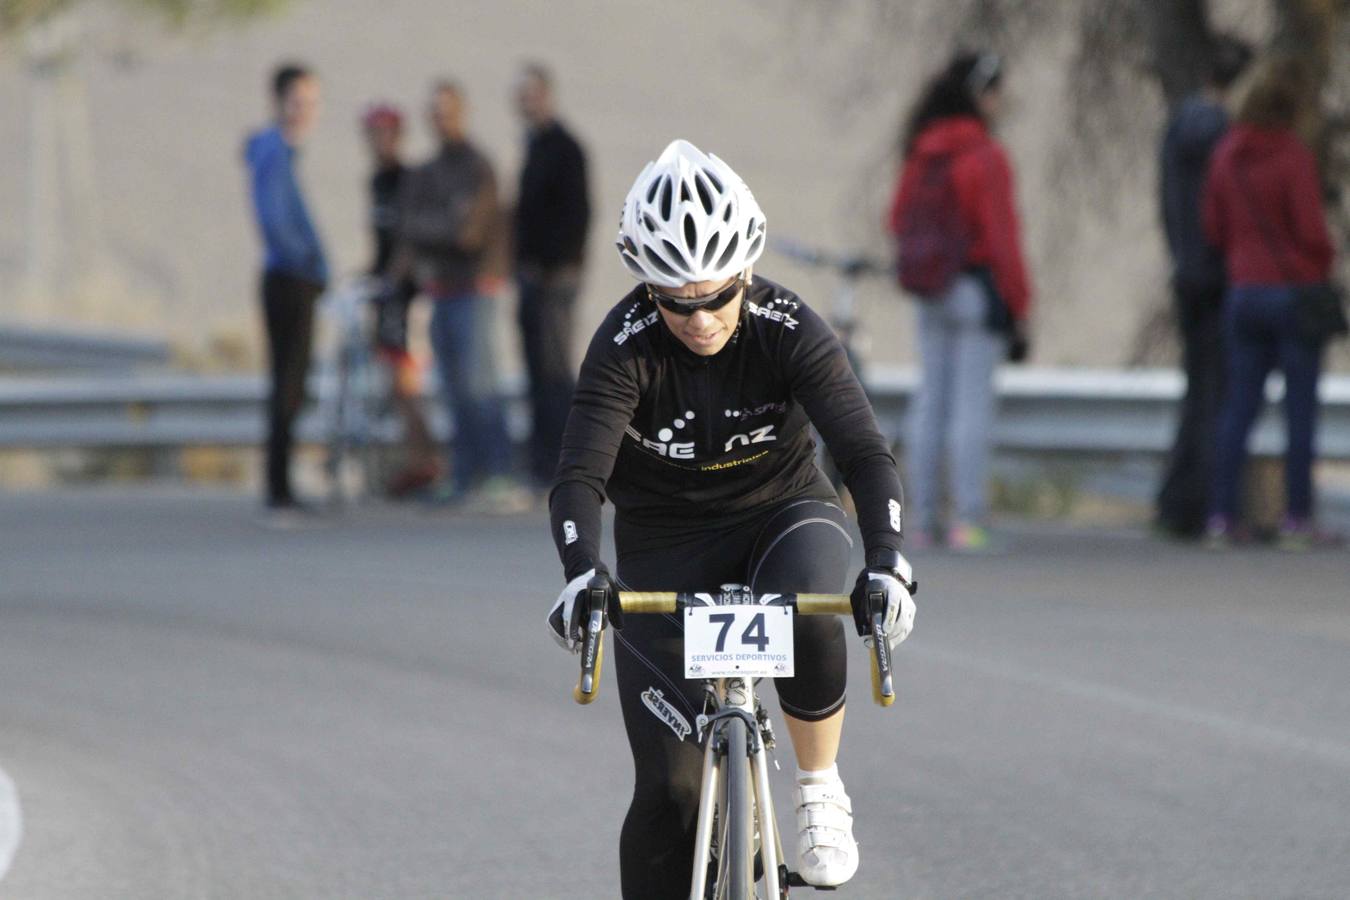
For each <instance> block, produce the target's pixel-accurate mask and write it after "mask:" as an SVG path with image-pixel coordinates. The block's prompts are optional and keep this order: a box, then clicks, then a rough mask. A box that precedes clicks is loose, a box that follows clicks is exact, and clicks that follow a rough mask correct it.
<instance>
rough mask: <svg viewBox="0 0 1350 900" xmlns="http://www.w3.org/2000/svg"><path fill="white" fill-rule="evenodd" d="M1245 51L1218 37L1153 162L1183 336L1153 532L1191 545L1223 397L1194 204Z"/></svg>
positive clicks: (1201, 514) (1224, 125)
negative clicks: (1178, 389) (1182, 387)
mask: <svg viewBox="0 0 1350 900" xmlns="http://www.w3.org/2000/svg"><path fill="white" fill-rule="evenodd" d="M1251 55H1252V51H1251V48H1250V47H1248V46H1247V45H1246V44H1244V43H1242V42H1241V41H1238V40H1237V39H1235V38H1231V37H1221V38H1220V39H1219V40H1218V43H1217V44H1216V45H1215V48H1214V52H1213V57H1212V60H1211V68H1210V76H1209V83H1208V84H1207V85H1206V87H1205V88H1204V89H1203V90H1202V91H1200V92H1199V93H1197V94H1194V95H1192V96H1190V97H1188V98H1186V99H1185V100H1184V101H1182V103H1181V104H1180V106H1178V107H1177V109H1176V112H1175V113H1174V114H1173V116H1172V119H1171V121H1170V122H1169V123H1168V126H1167V131H1166V132H1165V133H1164V135H1163V141H1162V153H1161V158H1160V160H1159V170H1160V174H1161V184H1160V187H1161V201H1162V219H1163V227H1164V229H1165V231H1166V233H1167V247H1168V250H1169V251H1170V252H1171V255H1172V262H1173V267H1172V292H1173V298H1174V302H1175V304H1176V317H1177V325H1178V326H1179V328H1180V330H1181V341H1182V365H1183V366H1184V368H1185V370H1186V397H1185V399H1184V400H1183V402H1182V407H1181V420H1180V422H1179V423H1178V425H1177V434H1176V439H1175V441H1174V443H1173V446H1172V452H1171V454H1170V455H1169V457H1168V461H1167V469H1166V472H1165V474H1164V475H1163V482H1162V486H1161V488H1160V489H1159V491H1158V501H1157V524H1158V527H1159V528H1160V529H1161V530H1162V531H1163V532H1165V533H1168V534H1172V535H1175V536H1177V537H1187V538H1196V537H1199V536H1200V535H1201V533H1202V532H1203V531H1204V528H1205V517H1206V516H1207V515H1208V513H1209V487H1210V483H1211V481H1212V480H1213V476H1212V471H1213V467H1214V463H1213V459H1214V444H1215V423H1216V421H1217V418H1218V413H1219V406H1220V402H1221V399H1222V393H1223V368H1224V365H1223V315H1222V311H1223V297H1224V290H1225V288H1226V286H1227V285H1226V280H1225V278H1224V268H1223V258H1222V256H1221V255H1220V254H1219V251H1218V250H1217V249H1215V248H1214V247H1211V246H1210V245H1209V243H1208V241H1206V240H1205V235H1204V231H1203V229H1202V228H1201V225H1200V198H1201V194H1202V192H1203V189H1204V184H1205V173H1206V172H1207V171H1208V169H1209V159H1210V155H1211V154H1212V153H1213V152H1214V147H1215V145H1217V144H1218V143H1219V138H1221V137H1223V135H1224V132H1225V131H1227V130H1228V112H1227V110H1226V109H1225V108H1224V96H1225V94H1226V93H1227V92H1228V89H1229V88H1230V87H1231V86H1232V84H1233V83H1234V82H1235V81H1236V80H1237V78H1238V76H1240V75H1241V74H1242V71H1243V69H1245V68H1246V66H1247V63H1248V62H1249V61H1250V60H1251Z"/></svg>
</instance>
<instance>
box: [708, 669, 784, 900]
mask: <svg viewBox="0 0 1350 900" xmlns="http://www.w3.org/2000/svg"><path fill="white" fill-rule="evenodd" d="M717 694H718V700H719V703H718V710H717V712H715V713H714V714H713V715H712V716H700V717H699V727H700V730H703V729H707V728H711V729H713V730H712V731H711V732H710V733H709V734H708V737H707V742H706V743H705V745H704V751H703V781H702V787H701V789H700V793H699V806H698V811H699V812H698V825H697V830H696V832H695V836H694V867H693V872H692V875H691V878H690V889H689V897H690V900H704V898H705V890H706V886H707V877H708V866H709V863H710V862H711V861H712V857H711V853H712V845H713V829H714V827H716V825H715V820H716V818H717V815H716V811H717V809H718V807H719V806H725V802H726V800H725V798H726V797H727V784H728V782H729V781H730V780H731V779H733V778H745V777H746V776H747V774H748V776H749V779H750V788H751V794H752V796H753V797H754V801H755V802H754V808H755V815H754V824H755V826H756V828H757V830H758V833H759V853H760V859H761V862H762V863H763V867H764V886H765V891H766V893H765V896H766V897H767V898H773V900H778V898H779V897H781V896H783V894H784V890H785V888H786V884H785V883H783V881H784V877H785V873H786V871H787V869H786V864H785V862H784V856H783V842H782V837H781V835H780V834H779V832H778V817H777V815H775V813H774V808H773V795H772V793H771V791H770V787H769V758H768V748H767V746H766V742H765V740H764V735H763V733H762V731H761V723H760V721H759V717H758V716H757V715H756V712H757V711H756V708H755V695H754V691H753V689H752V687H751V686H750V685H749V684H747V683H746V681H745V679H743V678H728V679H725V680H723V681H722V682H720V683H719V684H718V686H717ZM732 717H735V718H738V719H741V720H742V721H743V722H744V723H745V724H746V726H747V728H746V731H747V737H748V741H747V745H746V751H747V757H746V759H745V760H739V759H731V758H729V757H728V755H727V752H728V748H727V745H726V742H725V741H724V740H722V737H721V728H720V727H718V720H719V719H721V720H723V721H725V720H726V719H728V718H732ZM747 768H748V771H747ZM729 818H730V817H729V816H728V815H727V813H726V810H725V809H723V812H722V815H721V821H720V826H721V827H720V829H719V830H720V832H721V833H720V835H719V836H718V837H719V843H718V846H719V847H720V848H721V849H720V852H719V860H718V862H719V877H718V882H719V884H721V883H723V878H722V877H721V876H722V875H723V874H724V872H723V871H721V870H723V868H724V866H725V863H726V860H727V859H728V857H729V856H730V855H731V854H730V853H729V850H730V848H729V847H728V846H727V841H728V840H729V839H735V838H734V837H733V836H731V835H728V834H727V822H728V819H729ZM746 851H747V855H749V856H750V857H751V858H753V852H754V848H753V847H747V848H746ZM729 900H730V898H729ZM735 900H741V898H735Z"/></svg>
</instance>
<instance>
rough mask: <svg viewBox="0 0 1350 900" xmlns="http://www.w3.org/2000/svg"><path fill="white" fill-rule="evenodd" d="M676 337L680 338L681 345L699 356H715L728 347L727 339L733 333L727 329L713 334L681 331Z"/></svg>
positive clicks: (721, 329) (720, 329)
mask: <svg viewBox="0 0 1350 900" xmlns="http://www.w3.org/2000/svg"><path fill="white" fill-rule="evenodd" d="M676 336H677V337H679V339H680V343H682V344H684V345H685V346H686V347H688V348H689V349H690V350H691V351H693V352H694V353H697V354H698V355H699V356H715V355H716V354H717V353H718V352H719V351H720V350H721V349H722V348H723V347H725V346H726V345H727V339H728V338H730V337H731V332H730V331H729V330H727V329H726V328H719V329H718V330H716V331H714V332H712V333H711V334H700V333H698V332H687V331H680V332H677V334H676Z"/></svg>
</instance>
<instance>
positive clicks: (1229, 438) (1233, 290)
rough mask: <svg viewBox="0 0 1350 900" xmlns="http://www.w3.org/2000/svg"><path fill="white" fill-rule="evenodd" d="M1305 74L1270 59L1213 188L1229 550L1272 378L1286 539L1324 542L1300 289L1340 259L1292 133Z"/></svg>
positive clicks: (1214, 516) (1218, 492)
mask: <svg viewBox="0 0 1350 900" xmlns="http://www.w3.org/2000/svg"><path fill="white" fill-rule="evenodd" d="M1307 77H1308V76H1307V74H1306V69H1305V68H1304V66H1303V64H1302V63H1301V62H1299V61H1298V60H1296V59H1292V58H1274V59H1271V60H1268V61H1267V62H1266V63H1265V64H1264V65H1263V66H1262V68H1261V70H1259V72H1258V74H1257V76H1256V78H1255V79H1254V81H1253V83H1252V86H1251V89H1250V91H1249V93H1248V95H1247V97H1246V98H1245V100H1244V102H1243V103H1242V105H1241V108H1240V109H1239V112H1238V116H1237V124H1236V125H1235V126H1234V127H1233V129H1232V130H1231V131H1229V133H1228V134H1227V135H1226V136H1225V137H1224V139H1223V140H1222V141H1220V142H1219V145H1218V147H1217V148H1215V151H1214V159H1213V162H1212V163H1211V164H1210V170H1209V175H1208V177H1207V179H1206V182H1205V193H1204V200H1203V209H1202V215H1203V222H1204V227H1205V233H1206V235H1207V237H1208V238H1209V240H1210V241H1211V242H1212V243H1213V244H1214V245H1215V246H1216V247H1218V248H1219V250H1220V251H1221V252H1222V254H1223V258H1224V265H1225V268H1226V270H1227V273H1228V280H1229V284H1230V287H1229V290H1228V296H1227V299H1226V308H1225V329H1226V334H1227V340H1228V392H1227V396H1226V397H1225V399H1224V405H1223V411H1222V413H1221V415H1220V420H1219V436H1218V446H1217V448H1216V451H1217V452H1216V471H1215V475H1214V490H1213V501H1212V504H1211V516H1210V519H1209V522H1208V525H1207V529H1206V531H1207V536H1208V538H1209V541H1210V543H1211V544H1214V545H1223V544H1226V543H1227V542H1228V541H1229V539H1230V538H1231V537H1232V534H1233V529H1234V525H1235V523H1236V521H1237V515H1238V505H1239V494H1240V489H1241V482H1242V470H1243V466H1244V464H1245V463H1246V457H1247V438H1248V435H1249V434H1250V432H1251V427H1252V423H1253V422H1254V421H1255V419H1256V416H1257V413H1258V412H1260V409H1261V404H1262V400H1263V398H1264V392H1265V383H1266V376H1267V375H1269V374H1270V371H1271V369H1273V368H1276V367H1278V368H1279V369H1280V370H1281V371H1282V372H1283V373H1284V378H1285V402H1284V410H1285V424H1286V428H1287V431H1288V447H1287V449H1286V451H1285V492H1286V501H1287V504H1288V508H1287V515H1286V518H1285V520H1284V522H1283V523H1282V525H1281V528H1280V541H1281V543H1282V544H1283V545H1284V546H1287V547H1289V548H1291V549H1296V548H1301V547H1305V546H1308V545H1309V544H1311V543H1314V542H1318V541H1320V540H1321V539H1323V538H1325V537H1327V535H1325V534H1324V533H1322V532H1320V531H1318V530H1316V529H1315V528H1314V527H1313V524H1312V521H1313V519H1312V517H1313V491H1312V463H1313V445H1314V430H1315V427H1316V423H1317V381H1318V378H1319V376H1320V374H1321V367H1322V346H1321V344H1320V343H1310V342H1308V341H1307V340H1305V339H1303V338H1301V337H1300V335H1299V333H1298V331H1297V329H1296V327H1295V320H1294V304H1295V301H1296V296H1295V288H1296V287H1297V286H1299V285H1308V284H1317V283H1320V282H1325V281H1327V280H1328V279H1329V278H1330V275H1331V263H1332V257H1333V255H1334V253H1333V250H1332V246H1331V240H1330V238H1329V237H1328V235H1327V226H1326V215H1325V212H1324V211H1323V208H1322V191H1321V185H1320V182H1319V179H1318V172H1317V160H1316V158H1315V157H1314V156H1313V153H1312V151H1311V150H1310V149H1308V147H1307V146H1306V145H1305V144H1304V143H1303V142H1302V141H1301V140H1300V139H1299V137H1298V135H1297V134H1296V133H1295V131H1294V125H1295V123H1296V122H1297V121H1298V120H1299V116H1300V113H1301V110H1302V98H1303V97H1306V96H1307V95H1308V92H1307V91H1306V90H1305V86H1306V79H1307Z"/></svg>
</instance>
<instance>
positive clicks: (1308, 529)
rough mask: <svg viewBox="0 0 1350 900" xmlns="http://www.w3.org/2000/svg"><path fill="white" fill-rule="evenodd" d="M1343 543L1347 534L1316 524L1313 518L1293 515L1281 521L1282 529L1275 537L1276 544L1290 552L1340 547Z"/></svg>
mask: <svg viewBox="0 0 1350 900" xmlns="http://www.w3.org/2000/svg"><path fill="white" fill-rule="evenodd" d="M1343 543H1345V535H1343V534H1341V533H1340V532H1337V531H1327V530H1325V529H1322V528H1319V527H1317V526H1316V525H1314V524H1313V522H1312V520H1311V519H1298V518H1294V517H1293V516H1286V517H1285V519H1284V521H1283V522H1281V523H1280V530H1279V533H1278V535H1277V536H1276V538H1275V546H1276V547H1278V548H1279V549H1281V550H1285V551H1288V552H1290V553H1304V552H1307V551H1308V550H1316V549H1322V548H1325V547H1339V546H1340V545H1341V544H1343Z"/></svg>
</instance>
